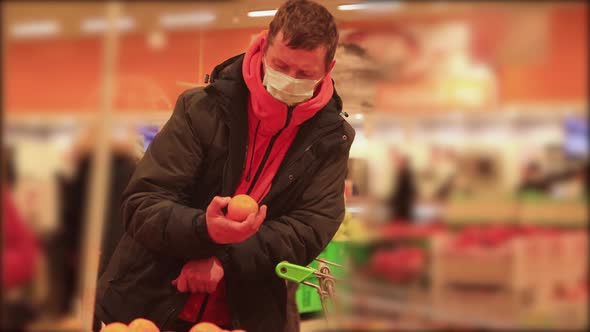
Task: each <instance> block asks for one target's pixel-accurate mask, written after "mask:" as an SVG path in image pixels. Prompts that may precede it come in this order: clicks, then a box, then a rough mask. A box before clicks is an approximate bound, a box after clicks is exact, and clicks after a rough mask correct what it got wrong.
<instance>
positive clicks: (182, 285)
mask: <svg viewBox="0 0 590 332" xmlns="http://www.w3.org/2000/svg"><path fill="white" fill-rule="evenodd" d="M187 286H188V285H187V280H186V278H185V277H184V276H181V277H180V278H179V279H178V283H177V285H176V287H177V288H178V291H179V292H181V293H184V292H186V291H188V287H187Z"/></svg>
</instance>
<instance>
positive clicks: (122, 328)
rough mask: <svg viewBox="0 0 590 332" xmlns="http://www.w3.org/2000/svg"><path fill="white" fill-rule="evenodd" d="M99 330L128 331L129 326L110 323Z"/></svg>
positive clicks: (106, 331)
mask: <svg viewBox="0 0 590 332" xmlns="http://www.w3.org/2000/svg"><path fill="white" fill-rule="evenodd" d="M100 332H129V328H128V327H127V325H125V324H123V323H110V324H108V325H106V326H105V327H103V328H102V329H100Z"/></svg>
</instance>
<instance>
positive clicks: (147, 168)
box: [122, 93, 216, 260]
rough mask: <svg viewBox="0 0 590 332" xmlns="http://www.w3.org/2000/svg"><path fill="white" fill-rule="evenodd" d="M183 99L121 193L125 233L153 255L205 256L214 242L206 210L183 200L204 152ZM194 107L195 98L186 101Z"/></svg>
mask: <svg viewBox="0 0 590 332" xmlns="http://www.w3.org/2000/svg"><path fill="white" fill-rule="evenodd" d="M187 98H189V97H187V93H184V94H183V95H181V96H180V97H179V98H178V101H177V102H176V106H175V108H174V112H173V114H172V116H171V117H170V119H169V120H168V122H167V123H166V124H165V125H164V127H163V128H162V130H161V131H160V132H159V133H158V134H157V135H156V137H155V138H154V140H153V141H152V143H151V144H150V146H149V148H148V150H147V151H146V153H145V155H144V156H143V158H142V159H141V160H140V162H139V163H138V165H137V168H136V170H135V172H134V174H133V176H132V177H131V180H130V181H129V184H128V186H127V188H126V190H125V192H124V194H123V198H122V215H123V220H124V223H125V230H126V232H127V233H128V234H129V235H130V236H132V237H133V238H134V239H135V240H136V241H137V242H139V243H140V244H141V245H143V246H145V247H146V248H148V249H149V250H151V251H153V252H154V253H156V254H161V255H164V256H167V257H174V258H179V259H184V260H188V259H196V258H205V257H210V256H212V255H213V251H212V250H214V248H215V247H216V244H215V243H214V242H213V241H212V240H211V238H210V237H209V234H208V233H207V226H206V222H205V211H203V210H199V209H194V208H191V207H189V203H188V201H189V199H190V192H191V190H192V188H193V186H194V185H195V181H198V179H199V177H200V174H201V168H202V167H201V166H202V162H203V158H204V154H205V148H204V146H205V144H204V142H202V139H201V137H204V136H206V135H203V133H202V132H199V130H202V129H201V128H195V127H194V125H193V124H194V123H195V121H191V115H189V113H188V112H189V110H188V109H187V106H186V104H187V101H186V99H187ZM198 107H199V103H198V102H197V103H196V105H191V106H190V109H191V110H190V112H195V111H196V109H197V108H198ZM203 121H205V120H203ZM205 122H206V121H205Z"/></svg>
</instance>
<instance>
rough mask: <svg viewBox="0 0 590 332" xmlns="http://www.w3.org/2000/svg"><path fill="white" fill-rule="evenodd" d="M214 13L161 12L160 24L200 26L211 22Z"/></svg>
mask: <svg viewBox="0 0 590 332" xmlns="http://www.w3.org/2000/svg"><path fill="white" fill-rule="evenodd" d="M215 19H216V16H215V14H213V13H211V12H202V11H198V12H188V13H176V14H163V15H162V16H160V25H162V26H163V27H166V28H177V27H189V26H201V25H206V24H209V23H211V22H213V21H214V20H215Z"/></svg>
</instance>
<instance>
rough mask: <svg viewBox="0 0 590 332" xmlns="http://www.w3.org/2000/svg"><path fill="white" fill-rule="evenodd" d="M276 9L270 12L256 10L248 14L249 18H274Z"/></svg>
mask: <svg viewBox="0 0 590 332" xmlns="http://www.w3.org/2000/svg"><path fill="white" fill-rule="evenodd" d="M276 12H277V10H276V9H270V10H256V11H251V12H248V17H266V16H274V15H275V14H276Z"/></svg>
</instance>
